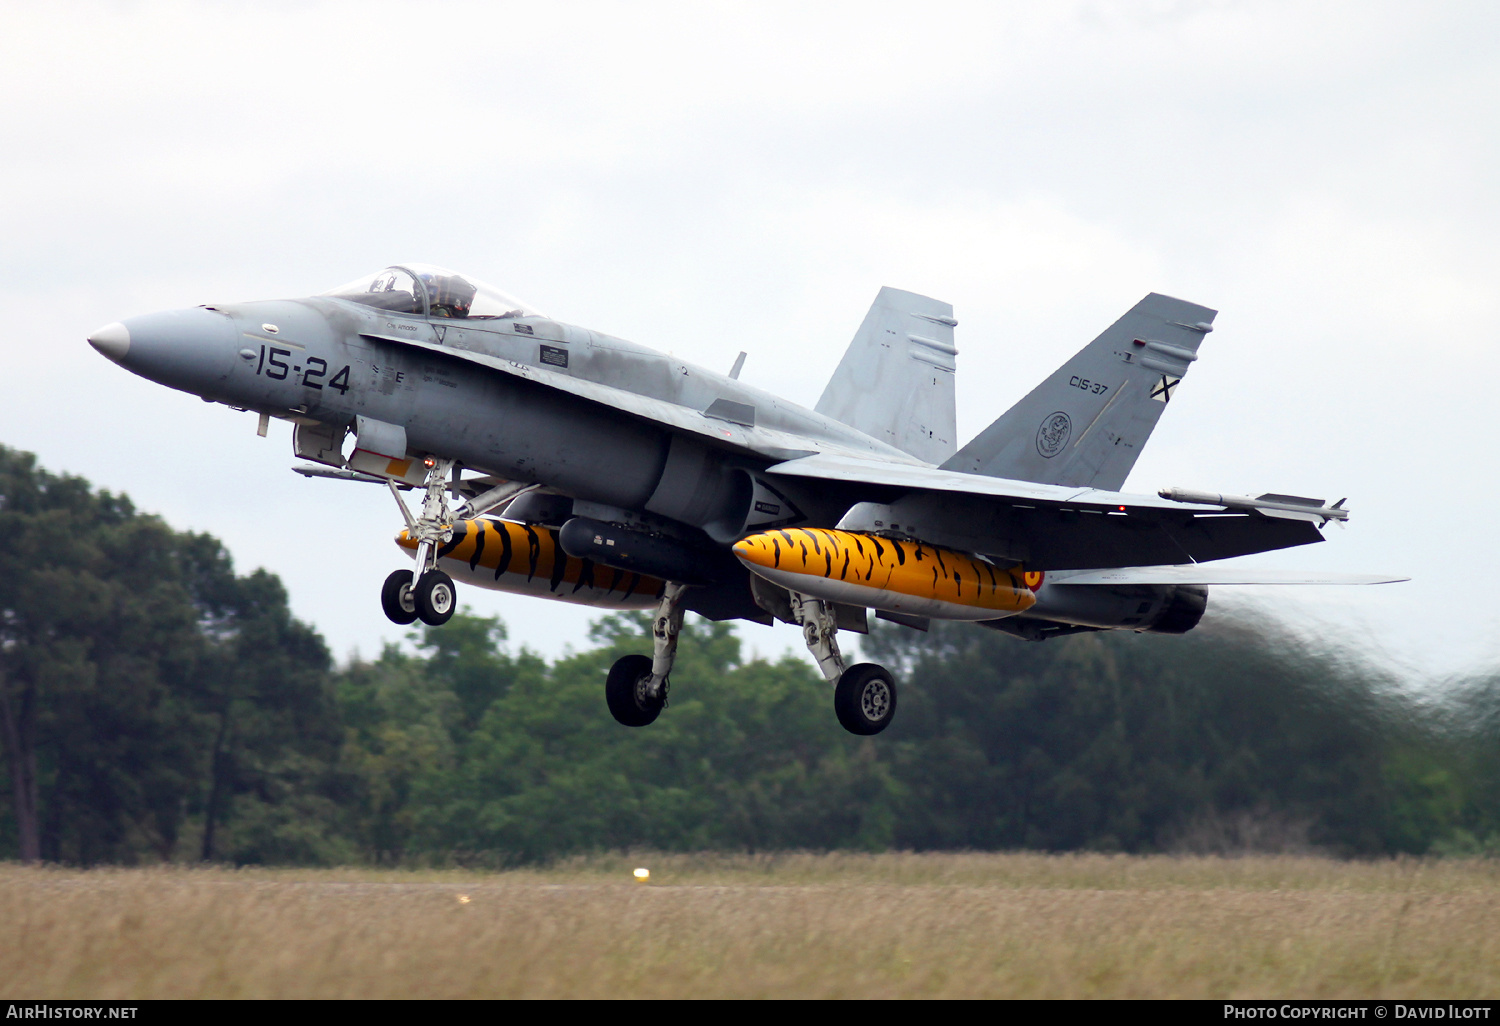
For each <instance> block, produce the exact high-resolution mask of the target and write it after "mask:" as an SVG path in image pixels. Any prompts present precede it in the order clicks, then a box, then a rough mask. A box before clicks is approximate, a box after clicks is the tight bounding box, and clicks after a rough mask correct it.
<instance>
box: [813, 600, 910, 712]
mask: <svg viewBox="0 0 1500 1026" xmlns="http://www.w3.org/2000/svg"><path fill="white" fill-rule="evenodd" d="M790 595H791V605H792V616H793V617H795V618H796V620H797V622H798V623H800V624H801V625H802V638H803V640H804V641H806V642H807V650H808V651H809V652H811V653H812V654H813V658H814V659H816V660H817V661H818V669H820V670H822V671H823V676H824V677H826V678H828V682H829V683H830V684H832V685H833V711H834V714H835V715H836V716H838V718H839V724H840V725H841V726H842V727H843V728H844V729H845V730H847V731H848V732H849V733H851V734H860V735H865V736H868V735H871V734H879V733H880V732H881V731H882V730H884V729H885V728H886V727H889V726H890V725H891V720H892V719H893V718H894V717H895V715H896V678H895V677H893V676H891V672H890V671H889V670H887V669H886V668H885V667H883V666H878V665H876V664H875V663H856V664H855V665H853V666H850V667H847V668H846V667H845V666H844V656H843V654H842V653H841V652H839V642H838V631H839V628H838V620H837V619H836V618H835V617H834V615H833V610H832V609H830V608H829V606H828V603H826V602H823V601H822V600H820V599H815V598H810V597H809V596H807V595H802V594H799V593H798V592H795V591H794V592H791V593H790Z"/></svg>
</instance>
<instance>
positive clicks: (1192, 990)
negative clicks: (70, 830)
mask: <svg viewBox="0 0 1500 1026" xmlns="http://www.w3.org/2000/svg"><path fill="white" fill-rule="evenodd" d="M637 864H645V865H649V866H650V867H651V869H652V878H653V879H652V883H651V884H649V885H644V886H642V885H639V884H635V883H633V882H631V881H630V877H629V871H630V869H631V867H632V866H634V865H637ZM464 898H466V899H467V900H466V901H465V900H461V899H464ZM0 922H3V923H4V924H5V928H4V943H3V944H0V993H4V994H6V995H9V996H12V997H24V998H117V999H135V998H160V997H379V998H386V997H559V996H568V997H662V996H671V997H793V996H795V997H919V996H920V997H1221V998H1222V997H1387V998H1393V997H1405V998H1416V997H1476V996H1483V995H1493V994H1495V993H1496V992H1497V991H1500V929H1497V927H1500V866H1497V865H1495V864H1493V863H1490V862H1480V861H1475V862H1457V861H1443V862H1432V861H1418V860H1407V861H1389V862H1376V863H1340V862H1333V861H1330V860H1324V859H1315V858H1271V857H1266V858H1244V859H1215V858H1167V857H1159V858H1129V857H1111V856H1076V857H1049V856H1038V855H977V854H966V855H899V854H897V855H873V856H850V855H827V856H822V855H787V856H775V857H763V858H757V857H750V856H740V857H735V856H660V855H657V856H649V857H647V856H636V857H611V858H594V859H587V860H579V861H576V862H570V863H565V864H563V865H560V866H557V867H554V868H552V869H548V870H528V871H518V872H510V873H465V872H459V871H433V872H395V871H392V872H381V871H370V870H326V871H312V870H306V871H303V870H296V871H293V870H285V871H276V870H265V871H260V870H256V871H240V872H232V871H226V870H209V869H203V870H200V869H191V870H189V869H154V870H96V871H92V872H75V871H68V870H59V869H23V868H20V867H16V866H0Z"/></svg>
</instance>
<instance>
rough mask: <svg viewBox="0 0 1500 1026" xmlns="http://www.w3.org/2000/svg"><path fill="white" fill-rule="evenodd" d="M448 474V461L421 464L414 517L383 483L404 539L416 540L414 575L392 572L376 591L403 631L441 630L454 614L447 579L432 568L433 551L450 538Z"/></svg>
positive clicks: (454, 602) (455, 604) (453, 595)
mask: <svg viewBox="0 0 1500 1026" xmlns="http://www.w3.org/2000/svg"><path fill="white" fill-rule="evenodd" d="M452 469H453V460H438V459H428V460H427V482H426V491H427V494H426V497H425V498H424V499H423V500H422V512H421V515H419V516H415V517H414V516H412V515H411V510H409V509H407V508H406V503H405V502H404V501H403V500H402V498H401V493H400V492H399V491H397V490H396V483H395V482H394V481H387V482H386V484H387V485H388V486H389V487H390V489H391V495H392V496H393V497H394V498H395V500H396V505H397V506H399V507H400V508H401V516H402V518H403V519H405V521H406V530H407V533H408V534H409V535H410V536H411V537H413V538H415V539H416V540H417V566H416V570H415V571H412V570H397V571H395V572H394V573H392V574H391V575H390V576H389V577H387V578H386V579H385V584H384V585H383V586H382V587H381V589H380V606H381V608H382V609H384V610H385V615H386V616H387V617H389V618H390V620H391V622H392V623H399V624H402V625H405V624H409V623H411V622H412V621H413V620H418V619H420V620H421V621H422V622H423V623H425V624H427V625H428V626H429V627H441V626H442V625H443V624H445V623H447V622H448V621H449V620H450V619H452V617H453V613H454V611H455V610H456V609H457V608H458V596H457V592H456V590H455V589H454V587H453V578H451V577H449V576H448V575H447V574H445V573H443V571H441V570H439V569H438V568H437V550H438V546H440V545H442V544H443V543H444V542H446V541H450V540H452V538H453V520H454V517H453V511H452V510H451V509H449V508H448V474H449V472H450V471H451V470H452ZM414 581H415V583H413V582H414Z"/></svg>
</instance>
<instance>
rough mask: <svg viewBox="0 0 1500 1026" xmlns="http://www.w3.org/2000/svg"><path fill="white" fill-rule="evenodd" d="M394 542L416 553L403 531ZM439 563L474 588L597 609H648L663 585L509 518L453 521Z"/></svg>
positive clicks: (551, 533) (547, 530)
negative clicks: (580, 553) (570, 550)
mask: <svg viewBox="0 0 1500 1026" xmlns="http://www.w3.org/2000/svg"><path fill="white" fill-rule="evenodd" d="M396 544H397V545H399V546H401V547H402V548H403V549H405V550H406V551H407V553H408V554H409V555H413V556H414V555H415V554H416V551H417V542H416V539H414V538H412V537H411V536H410V535H409V534H408V533H407V532H406V531H402V532H401V533H400V534H398V535H397V536H396ZM438 567H439V568H440V569H442V570H444V571H446V572H447V574H448V576H450V577H452V578H453V579H454V580H455V581H462V582H464V583H466V584H472V585H474V586H476V587H479V588H488V589H490V590H491V591H509V592H515V593H516V594H519V595H534V596H537V597H540V598H550V599H557V600H558V601H560V602H572V603H574V604H576V605H581V606H598V607H600V608H602V609H649V608H651V607H652V606H654V605H656V602H657V599H659V598H660V597H661V593H662V589H663V588H664V587H665V585H664V583H663V582H662V581H659V580H657V579H656V578H655V577H646V576H644V575H642V574H638V573H632V572H631V571H629V570H616V569H614V568H613V567H608V566H604V565H603V564H602V563H595V562H594V561H593V560H591V559H574V558H573V557H572V556H569V555H568V554H567V553H566V552H564V551H563V550H562V546H560V545H559V544H558V543H557V532H556V531H554V530H552V529H551V528H550V527H537V526H531V525H526V524H514V523H511V522H510V521H508V520H487V519H479V520H460V521H458V522H457V523H455V524H454V525H453V538H452V540H450V541H448V542H446V543H444V544H443V545H442V546H441V547H439V549H438Z"/></svg>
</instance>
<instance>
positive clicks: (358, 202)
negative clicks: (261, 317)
mask: <svg viewBox="0 0 1500 1026" xmlns="http://www.w3.org/2000/svg"><path fill="white" fill-rule="evenodd" d="M0 26H3V30H0V140H3V141H0V308H3V310H4V311H5V315H4V318H3V320H0V353H3V355H4V358H5V371H4V373H3V374H0V444H5V445H8V446H11V447H15V448H20V449H24V450H28V451H31V452H35V453H36V454H37V456H38V457H39V459H40V461H41V462H42V464H43V465H44V466H46V467H47V468H48V469H51V470H54V471H60V472H69V473H75V474H81V475H83V476H85V477H87V478H88V479H90V480H91V481H92V482H94V483H95V484H96V485H98V486H100V487H103V488H108V489H110V490H112V491H123V492H127V493H128V494H129V495H130V496H131V497H132V499H133V500H134V501H135V502H136V504H137V505H138V506H139V507H140V508H142V509H145V510H148V511H151V512H156V513H160V514H161V515H162V516H163V517H165V518H166V520H167V521H168V522H169V523H171V524H172V525H173V526H175V527H178V528H183V529H193V530H201V531H209V532H211V533H213V534H214V535H216V536H218V537H219V538H221V539H223V540H224V542H225V543H226V545H227V546H228V548H229V550H230V551H231V552H232V554H233V555H234V558H235V560H236V565H237V567H238V568H239V569H240V570H241V571H247V570H250V569H252V568H254V567H259V566H264V567H266V568H268V569H270V570H272V571H274V572H275V573H277V574H279V575H280V576H281V577H282V579H283V580H284V581H285V582H286V584H287V587H288V589H289V592H290V596H291V602H292V607H293V610H294V611H295V613H296V614H297V615H298V616H300V617H302V618H303V619H306V620H308V621H309V622H311V623H313V624H314V625H316V626H317V627H318V629H319V630H320V631H322V632H323V634H324V636H325V637H326V638H327V639H328V641H329V644H330V646H331V648H332V649H333V651H334V652H335V654H336V655H338V656H339V657H340V658H343V657H347V656H349V655H350V654H351V653H353V652H356V651H357V652H360V653H363V654H364V655H366V656H369V655H373V654H375V653H376V652H378V650H379V648H380V646H381V645H382V644H383V643H385V642H387V641H396V640H399V639H400V638H401V637H402V636H403V631H402V629H400V628H397V627H395V626H393V625H391V624H390V623H388V622H387V621H385V620H384V618H383V617H382V616H381V614H380V612H379V603H378V588H379V584H380V581H381V580H382V579H383V578H384V577H385V575H386V574H387V573H388V572H389V571H390V570H391V569H393V568H395V567H398V566H402V565H404V564H405V562H406V560H405V559H404V557H402V556H400V555H399V553H398V551H397V549H396V548H395V547H394V545H392V544H391V539H392V537H393V535H394V534H395V532H396V531H397V530H398V528H399V527H400V520H399V516H398V514H397V512H396V510H395V508H394V505H393V504H392V503H391V501H390V498H389V496H388V495H386V494H384V493H383V492H382V491H380V490H379V489H376V488H373V487H369V486H363V485H354V484H345V483H339V482H331V481H308V480H304V479H303V478H301V477H299V476H297V475H294V474H292V473H291V472H290V470H289V469H288V468H289V467H290V465H291V464H292V462H293V459H292V455H291V442H290V427H289V426H288V425H286V424H283V423H275V424H273V426H272V429H271V433H270V437H269V438H266V439H261V438H257V437H256V434H255V417H254V415H252V414H245V413H235V412H232V411H230V410H227V409H226V408H224V407H222V406H211V405H208V404H205V403H202V402H200V401H199V400H198V399H196V398H194V397H192V396H188V395H185V394H183V393H177V392H172V391H169V390H166V389H163V388H162V387H160V386H158V385H154V384H152V383H150V382H147V381H145V380H143V379H140V378H136V377H134V376H132V375H130V374H128V373H126V372H124V371H122V370H121V369H119V368H117V367H115V366H114V365H112V364H110V363H109V362H108V361H107V360H104V359H103V358H101V357H100V356H99V355H98V354H96V353H95V352H93V350H92V349H90V348H89V347H88V346H87V345H86V344H85V342H84V338H85V336H87V335H88V333H89V332H90V331H92V330H93V329H94V328H96V327H98V326H100V325H102V324H105V323H107V322H110V321H114V320H120V319H123V318H125V317H128V316H132V315H135V314H140V313H146V312H150V311H153V310H161V309H170V308H178V307H186V306H194V305H197V304H200V303H213V302H233V301H236V300H250V299H267V298H278V297H287V296H299V295H307V294H311V293H315V292H319V291H322V290H324V289H327V288H330V287H332V286H334V285H337V284H339V283H341V282H344V281H347V280H349V279H352V278H354V277H356V276H358V275H360V274H362V273H365V272H367V271H373V270H375V269H377V268H379V267H381V266H384V265H386V264H389V263H396V262H403V261H427V262H432V263H438V264H442V265H445V266H449V267H453V268H456V269H458V270H460V271H462V272H466V273H469V274H472V275H474V276H475V277H477V278H480V279H482V280H485V281H489V282H492V283H494V284H496V285H498V286H500V287H501V288H503V289H505V290H506V291H508V292H511V293H513V294H515V295H517V296H519V297H521V298H522V299H523V300H524V301H526V302H527V303H529V304H531V305H532V306H534V307H537V308H539V309H541V310H543V311H546V312H547V313H548V314H549V315H551V316H552V317H554V318H556V319H558V320H563V321H567V322H570V323H574V324H581V325H585V326H587V327H591V328H594V329H596V330H600V331H604V332H608V333H610V334H614V335H618V336H623V337H625V338H629V339H632V340H634V341H637V342H640V343H643V344H646V345H649V346H653V347H656V348H659V349H662V350H666V351H669V352H673V353H675V354H677V355H679V356H683V357H685V358H687V359H690V360H692V361H693V362H696V363H700V364H703V365H705V366H708V367H713V368H720V369H725V370H727V369H728V367H729V366H730V365H731V364H732V362H733V360H734V357H735V355H736V354H737V353H738V352H739V351H741V350H744V351H746V352H747V353H748V354H749V358H748V360H747V362H746V365H745V369H744V373H743V375H742V377H743V379H744V380H746V381H747V382H749V383H751V384H754V385H757V386H761V387H766V388H769V389H772V390H774V391H777V392H779V393H781V394H783V395H785V396H787V397H788V398H790V399H792V400H794V401H797V402H801V403H803V404H805V405H808V406H811V405H812V404H813V403H814V402H816V400H817V397H818V395H819V394H820V392H821V390H822V387H823V384H824V382H825V381H826V380H827V378H828V376H829V375H830V374H831V373H832V371H833V368H834V366H835V365H836V364H837V362H838V360H839V358H840V356H841V355H842V353H843V350H844V348H845V346H846V345H847V344H848V342H849V340H850V338H851V337H852V335H853V333H854V330H855V329H856V328H857V327H858V325H859V323H860V320H861V319H862V317H863V315H864V312H865V310H866V309H867V308H868V306H869V304H870V302H871V301H872V300H873V299H874V296H875V293H876V292H877V291H878V290H879V288H880V287H881V286H882V285H890V286H894V287H896V288H901V289H907V290H910V291H914V292H920V293H923V294H926V295H930V296H934V297H936V298H939V299H943V300H946V301H948V302H951V303H952V304H953V306H954V309H955V316H956V317H957V319H958V321H959V326H958V328H957V333H956V338H957V343H958V346H959V350H960V355H959V357H958V366H959V372H958V420H959V435H960V438H961V439H965V440H966V439H967V438H969V437H971V436H972V435H974V434H975V433H977V432H978V431H979V430H980V429H981V428H983V427H984V426H985V425H986V424H988V423H989V422H990V421H991V420H993V419H994V418H995V417H996V416H998V415H999V414H1000V413H1002V412H1003V411H1004V410H1005V409H1006V408H1008V407H1009V406H1010V405H1011V403H1013V402H1014V401H1015V400H1016V399H1018V398H1020V397H1021V396H1022V395H1024V394H1025V393H1026V392H1027V391H1028V390H1029V389H1030V388H1031V387H1032V386H1033V385H1034V384H1035V383H1036V382H1037V381H1039V380H1041V379H1042V378H1043V377H1044V376H1045V375H1046V374H1047V373H1049V372H1050V371H1051V370H1052V369H1053V368H1054V367H1056V366H1057V365H1058V364H1060V363H1061V362H1063V361H1064V360H1065V359H1066V358H1067V357H1068V356H1070V355H1071V354H1072V353H1073V352H1074V351H1076V350H1077V349H1078V348H1080V347H1081V346H1082V345H1084V344H1085V343H1087V342H1088V341H1089V340H1090V339H1092V338H1093V337H1094V336H1095V335H1097V334H1098V333H1099V332H1100V331H1102V330H1103V329H1104V328H1105V327H1107V326H1108V325H1109V324H1110V323H1111V322H1112V321H1113V320H1114V319H1115V318H1116V317H1118V316H1119V315H1120V314H1121V313H1123V312H1124V311H1125V310H1127V309H1129V308H1130V307H1131V306H1132V305H1133V304H1134V303H1136V302H1137V301H1138V300H1139V299H1140V298H1141V297H1142V296H1143V295H1145V294H1146V293H1148V292H1163V293H1167V294H1169V295H1174V296H1178V297H1180V298H1183V299H1188V300H1191V301H1194V302H1198V303H1202V304H1205V305H1207V306H1211V307H1214V308H1215V309H1218V310H1220V311H1221V313H1220V315H1219V317H1218V319H1217V321H1216V325H1217V330H1216V331H1215V332H1214V333H1213V334H1212V335H1211V336H1209V337H1208V338H1207V339H1206V340H1205V343H1204V345H1203V348H1202V350H1201V355H1202V359H1200V361H1199V362H1198V363H1197V364H1195V365H1194V366H1193V368H1192V371H1191V373H1190V374H1189V375H1188V376H1187V378H1186V379H1185V380H1184V382H1183V384H1182V386H1181V387H1180V388H1179V389H1178V390H1177V392H1176V394H1175V397H1174V400H1173V402H1172V405H1171V408H1170V410H1169V411H1168V412H1167V414H1166V415H1165V416H1164V417H1163V419H1162V422H1161V424H1160V425H1159V426H1158V428H1157V430H1156V433H1155V435H1154V436H1153V438H1152V441H1151V444H1150V446H1149V447H1148V448H1147V450H1146V451H1145V453H1144V455H1143V456H1142V458H1141V459H1140V461H1139V463H1138V464H1137V466H1136V468H1135V471H1134V472H1133V474H1132V475H1131V478H1130V480H1129V481H1128V482H1127V484H1126V490H1128V491H1135V492H1144V493H1153V492H1155V491H1156V490H1157V489H1158V488H1161V487H1163V486H1168V485H1176V486H1182V487H1190V488H1201V489H1207V490H1211V491H1220V492H1235V493H1248V494H1259V493H1260V492H1262V491H1277V492H1285V493H1291V494H1300V495H1310V496H1321V497H1325V498H1326V499H1328V500H1330V501H1332V500H1335V499H1338V498H1341V497H1346V496H1347V497H1348V500H1349V501H1348V505H1349V508H1350V509H1351V510H1352V511H1353V514H1352V516H1351V519H1350V522H1349V524H1348V525H1347V527H1338V526H1335V527H1331V528H1330V529H1329V530H1328V542H1327V543H1326V544H1321V545H1317V546H1313V547H1309V548H1304V549H1296V550H1289V551H1285V552H1280V553H1271V554H1266V555H1262V556H1257V557H1254V558H1252V559H1249V560H1246V561H1244V562H1245V563H1246V564H1247V565H1253V566H1259V567H1279V568H1285V569H1308V570H1314V569H1316V570H1330V571H1332V570H1337V571H1349V572H1382V573H1398V574H1403V575H1409V576H1410V577H1412V578H1413V580H1412V582H1411V583H1408V584H1396V585H1385V586H1380V587H1368V588H1306V589H1290V588H1286V589H1270V588H1246V589H1240V590H1239V593H1238V594H1236V595H1234V596H1224V595H1221V594H1220V592H1219V591H1216V592H1215V594H1214V597H1213V598H1212V599H1211V604H1210V611H1209V614H1208V615H1209V617H1210V618H1214V617H1219V616H1223V615H1226V611H1228V610H1233V609H1235V608H1237V607H1238V608H1243V607H1244V606H1245V605H1246V604H1250V605H1255V606H1257V607H1260V608H1262V609H1269V610H1271V611H1273V612H1275V613H1276V614H1277V615H1279V616H1281V617H1282V618H1283V619H1286V620H1288V621H1289V622H1292V623H1295V624H1297V625H1299V628H1300V629H1301V630H1303V631H1305V632H1307V633H1309V634H1311V635H1313V636H1323V637H1327V638H1330V639H1334V640H1338V641H1341V642H1343V643H1347V644H1351V645H1354V646H1356V647H1358V648H1360V649H1361V650H1363V651H1365V652H1367V653H1369V654H1370V655H1372V656H1373V657H1377V658H1379V659H1381V660H1389V661H1391V662H1393V663H1394V664H1395V665H1396V666H1398V667H1401V668H1402V669H1403V672H1404V673H1405V674H1406V675H1407V676H1408V677H1409V678H1410V679H1412V680H1432V679H1439V678H1441V677H1444V676H1447V675H1452V674H1458V673H1463V672H1467V671H1469V670H1471V669H1473V668H1476V667H1480V666H1486V665H1492V664H1494V663H1497V662H1500V595H1497V593H1496V588H1495V582H1496V581H1497V580H1500V547H1497V546H1496V545H1495V544H1494V542H1493V540H1492V528H1491V523H1490V520H1489V516H1488V514H1487V512H1486V511H1487V510H1491V509H1494V508H1495V507H1496V503H1497V499H1500V482H1497V473H1496V456H1495V445H1496V443H1495V441H1494V436H1495V434H1496V432H1495V430H1494V425H1495V422H1496V417H1497V407H1500V355H1497V347H1496V344H1495V332H1496V327H1495V326H1496V323H1497V317H1496V315H1497V312H1500V311H1497V306H1500V289H1497V285H1496V283H1497V281H1500V243H1497V239H1500V216H1497V214H1500V198H1497V190H1496V189H1495V187H1494V186H1495V182H1496V180H1497V172H1500V159H1497V158H1500V146H1497V143H1500V132H1497V126H1500V116H1497V115H1500V59H1497V54H1500V46H1497V44H1500V6H1496V5H1494V4H1492V3H1484V2H1442V0H1437V2H1434V0H1425V2H1420V3H1418V2H1399V3H1397V2H1381V0H1360V2H1357V3H1355V2H1323V0H1297V2H1280V0H1247V2H1231V0H1222V2H1213V0H1203V2H1169V0H1139V2H1131V0H1116V2H1064V0H1059V2H1050V3H1047V4H1037V3H1019V2H1015V3H1013V2H997V0H987V2H981V3H956V2H955V3H943V2H933V0H928V2H923V3H878V2H871V0H861V2H858V3H834V2H821V3H820V2H800V3H772V2H764V0H758V2H755V3H715V2H707V0H693V2H687V3H665V2H650V0H634V2H630V3H623V2H598V3H589V2H568V0H560V2H554V3H547V4H542V3H527V4H507V3H496V2H488V3H481V4H466V3H429V4H410V3H401V4H395V3H381V2H371V0H363V2H360V3H290V2H288V3H259V4H256V3H242V4H233V5H229V4H186V3H123V2H115V3H95V4H86V3H69V2H57V3H50V4H46V5H40V4H26V3H21V2H17V0H0ZM461 598H462V599H463V601H464V603H465V605H466V607H467V608H469V609H470V610H472V611H475V612H479V613H482V614H485V615H491V614H494V615H499V616H501V617H502V618H504V620H505V621H506V623H507V624H508V625H509V627H510V636H511V640H512V642H513V643H515V644H525V645H529V646H530V647H532V648H533V649H535V650H537V651H540V652H542V653H544V654H547V655H557V654H560V653H562V652H563V651H565V650H567V648H568V647H570V646H571V647H574V648H580V647H584V646H586V645H587V643H588V637H587V631H588V623H589V621H590V619H591V618H592V617H593V616H594V615H596V614H594V613H592V612H590V611H588V610H581V609H576V608H572V607H567V606H563V605H561V604H557V603H549V602H541V601H537V600H534V599H523V598H519V597H511V596H505V595H498V594H486V593H481V592H479V591H478V590H477V589H472V588H470V589H464V590H463V591H462V594H461ZM743 637H744V638H745V641H746V643H747V647H748V648H749V649H750V650H751V651H755V652H761V653H764V654H777V653H779V652H781V651H783V650H788V649H792V650H799V651H800V644H799V641H798V637H797V634H796V632H795V631H793V630H791V629H790V628H776V629H768V628H763V627H759V626H756V625H747V626H745V628H744V630H743ZM1018 644H1019V642H1018Z"/></svg>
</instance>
